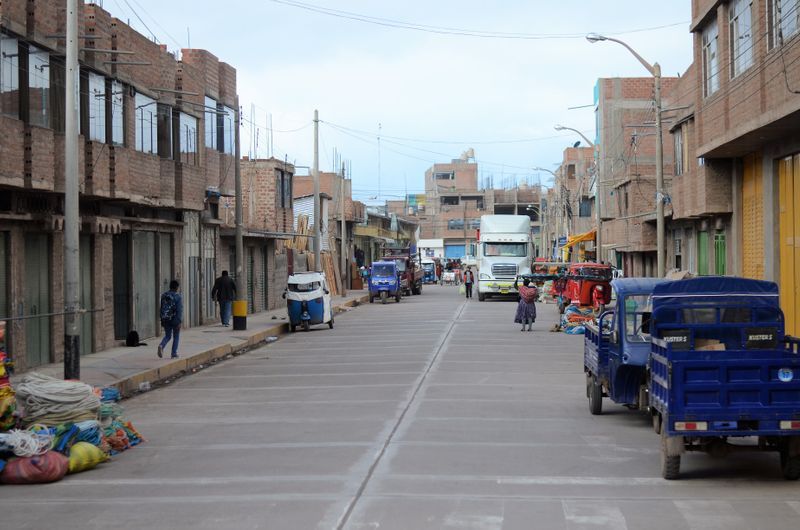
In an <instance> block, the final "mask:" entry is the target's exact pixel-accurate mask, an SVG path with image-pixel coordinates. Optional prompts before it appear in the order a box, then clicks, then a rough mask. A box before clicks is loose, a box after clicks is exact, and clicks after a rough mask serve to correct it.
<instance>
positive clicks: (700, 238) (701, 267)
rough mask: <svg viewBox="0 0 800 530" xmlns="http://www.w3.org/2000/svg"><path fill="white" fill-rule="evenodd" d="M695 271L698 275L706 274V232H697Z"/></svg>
mask: <svg viewBox="0 0 800 530" xmlns="http://www.w3.org/2000/svg"><path fill="white" fill-rule="evenodd" d="M697 273H698V274H699V275H700V276H706V275H707V274H708V232H706V231H705V230H701V231H699V232H697Z"/></svg>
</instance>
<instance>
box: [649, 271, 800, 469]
mask: <svg viewBox="0 0 800 530" xmlns="http://www.w3.org/2000/svg"><path fill="white" fill-rule="evenodd" d="M652 300H653V313H652V325H651V326H650V327H651V331H652V334H653V337H654V338H653V339H652V350H651V354H650V364H649V368H650V369H649V383H650V405H651V407H652V414H653V426H654V428H655V430H656V432H658V433H659V434H661V474H662V476H663V477H664V478H666V479H675V478H678V476H679V473H680V463H681V455H682V454H683V453H684V452H686V451H703V452H706V453H710V454H712V455H718V456H722V455H727V454H728V453H730V452H733V451H734V450H737V451H741V450H747V449H749V450H765V451H777V452H778V453H779V454H780V465H781V471H782V473H783V476H784V478H786V479H788V480H797V479H798V478H800V355H798V346H800V342H799V341H798V340H797V339H795V338H791V337H786V336H785V328H784V315H783V312H782V311H781V309H780V305H779V297H778V285H777V284H775V283H773V282H764V281H760V280H750V279H744V278H730V277H705V278H695V279H690V280H682V281H674V282H668V283H664V284H660V285H658V286H656V287H655V289H654V290H653V298H652ZM756 437H757V440H758V442H757V444H751V445H749V446H747V445H744V444H743V443H742V442H741V441H737V443H736V444H735V445H733V444H729V443H728V440H730V439H734V438H735V439H738V440H742V439H745V438H749V439H753V438H756Z"/></svg>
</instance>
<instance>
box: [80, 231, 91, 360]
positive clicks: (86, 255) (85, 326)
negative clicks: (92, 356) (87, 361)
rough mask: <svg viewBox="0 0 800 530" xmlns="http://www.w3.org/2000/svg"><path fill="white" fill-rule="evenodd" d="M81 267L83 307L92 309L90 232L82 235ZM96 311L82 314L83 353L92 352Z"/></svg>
mask: <svg viewBox="0 0 800 530" xmlns="http://www.w3.org/2000/svg"><path fill="white" fill-rule="evenodd" d="M80 264H81V265H80V267H81V273H80V274H81V309H86V310H91V309H94V307H93V306H92V237H91V236H90V235H88V234H83V235H81V239H80ZM93 316H94V313H92V312H88V313H84V314H82V315H81V316H80V327H81V331H80V332H81V338H80V349H81V355H87V354H89V353H92V342H93V339H94V337H93V335H92V317H93Z"/></svg>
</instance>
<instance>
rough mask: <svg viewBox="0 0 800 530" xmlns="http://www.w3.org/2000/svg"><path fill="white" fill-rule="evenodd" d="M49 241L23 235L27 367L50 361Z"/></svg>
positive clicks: (35, 236) (41, 237)
mask: <svg viewBox="0 0 800 530" xmlns="http://www.w3.org/2000/svg"><path fill="white" fill-rule="evenodd" d="M50 312H51V311H50V242H49V240H48V237H47V235H46V234H35V233H30V234H25V302H24V314H25V316H28V317H32V318H27V319H26V320H25V344H26V352H25V354H26V358H27V361H28V363H27V364H28V367H29V368H32V367H34V366H40V365H42V364H47V363H49V362H50V317H49V316H46V317H43V316H38V315H46V314H49V313H50Z"/></svg>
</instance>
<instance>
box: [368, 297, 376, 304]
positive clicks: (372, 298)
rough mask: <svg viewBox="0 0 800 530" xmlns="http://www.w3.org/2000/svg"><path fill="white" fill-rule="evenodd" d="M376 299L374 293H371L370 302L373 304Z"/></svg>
mask: <svg viewBox="0 0 800 530" xmlns="http://www.w3.org/2000/svg"><path fill="white" fill-rule="evenodd" d="M374 301H375V297H374V296H372V295H369V303H370V304H371V303H373V302H374Z"/></svg>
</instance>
